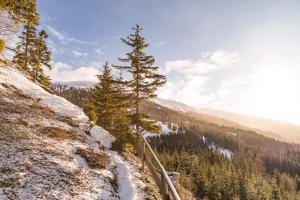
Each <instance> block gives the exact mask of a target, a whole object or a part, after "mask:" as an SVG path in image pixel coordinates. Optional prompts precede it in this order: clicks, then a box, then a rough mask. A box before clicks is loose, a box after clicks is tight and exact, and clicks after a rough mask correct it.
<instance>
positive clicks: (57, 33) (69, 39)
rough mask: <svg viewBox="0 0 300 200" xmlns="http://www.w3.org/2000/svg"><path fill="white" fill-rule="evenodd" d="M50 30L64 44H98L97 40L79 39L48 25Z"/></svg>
mask: <svg viewBox="0 0 300 200" xmlns="http://www.w3.org/2000/svg"><path fill="white" fill-rule="evenodd" d="M46 28H47V30H48V32H49V33H50V34H51V35H53V36H54V37H55V38H56V39H57V40H59V41H60V42H61V43H62V44H64V45H67V44H69V43H77V44H88V45H96V44H97V43H95V42H88V41H84V40H78V39H75V38H72V37H69V36H68V35H67V34H64V33H62V32H60V31H58V30H57V29H56V28H54V27H52V26H50V25H47V26H46Z"/></svg>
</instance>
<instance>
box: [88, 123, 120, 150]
mask: <svg viewBox="0 0 300 200" xmlns="http://www.w3.org/2000/svg"><path fill="white" fill-rule="evenodd" d="M90 133H91V136H92V137H93V138H94V139H95V141H97V142H100V144H101V145H102V146H103V147H105V148H108V149H110V148H111V144H112V143H113V142H114V141H115V138H114V137H113V136H112V135H111V134H110V133H109V132H107V131H106V130H104V129H103V128H102V127H100V126H93V128H92V129H91V130H90Z"/></svg>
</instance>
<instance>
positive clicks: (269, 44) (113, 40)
mask: <svg viewBox="0 0 300 200" xmlns="http://www.w3.org/2000/svg"><path fill="white" fill-rule="evenodd" d="M38 8H39V11H40V14H41V27H43V28H45V29H46V30H47V32H48V33H49V41H48V42H49V45H50V46H51V49H52V51H53V66H54V70H53V71H52V72H51V73H50V75H51V77H52V79H53V80H54V81H75V80H89V81H95V74H97V73H100V72H101V65H102V63H103V62H105V61H106V60H108V61H109V62H112V63H117V58H118V57H121V56H123V55H124V53H125V52H127V51H128V48H127V47H126V46H125V45H123V44H122V43H121V42H120V39H119V38H120V37H124V36H127V35H128V34H129V33H130V32H131V27H132V26H133V25H134V24H136V23H138V24H140V25H141V26H142V27H143V34H144V36H145V38H146V40H147V41H148V42H149V43H150V46H149V48H148V50H147V52H148V53H150V54H152V55H154V56H155V58H156V61H157V64H158V65H159V66H160V67H161V71H162V72H163V73H164V74H166V76H167V78H168V83H167V84H166V86H165V87H164V88H162V89H161V90H160V91H159V96H160V97H162V98H166V99H173V100H177V101H181V102H183V103H186V104H190V105H192V106H198V107H209V108H215V109H221V110H228V111H233V112H239V113H245V114H251V115H257V116H262V117H268V118H273V119H279V120H284V121H289V122H292V123H298V124H300V120H299V119H298V116H299V113H300V106H299V105H298V102H299V100H300V95H298V94H297V93H298V91H300V81H299V80H298V75H300V67H299V65H300V59H299V58H298V57H299V55H298V54H299V52H300V47H298V46H299V44H300V41H299V40H300V36H299V35H300V12H299V10H300V2H299V1H262V0H260V1H234V0H228V1H217V0H184V1H183V0H172V1H171V0H161V1H158V0H49V1H41V0H38Z"/></svg>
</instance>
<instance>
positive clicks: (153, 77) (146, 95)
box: [114, 25, 166, 133]
mask: <svg viewBox="0 0 300 200" xmlns="http://www.w3.org/2000/svg"><path fill="white" fill-rule="evenodd" d="M132 29H133V31H134V33H133V34H130V36H128V37H127V38H124V39H122V41H123V43H125V44H126V45H128V46H129V47H130V48H131V49H132V50H131V52H129V53H127V54H126V57H125V58H119V60H120V61H121V62H122V63H124V65H120V66H114V67H115V68H117V69H120V70H124V71H126V72H128V73H129V74H130V75H131V78H132V79H131V80H129V81H125V82H124V84H126V86H127V88H128V90H129V96H130V99H131V109H132V111H133V112H132V113H131V115H130V116H129V117H130V123H131V124H132V125H134V126H135V129H136V132H137V133H141V132H142V131H143V130H147V131H153V132H158V131H159V127H157V126H155V124H154V121H153V120H151V118H150V117H149V116H147V115H145V114H144V113H141V112H140V104H141V102H142V101H144V100H149V99H151V98H154V97H156V94H155V92H156V90H157V89H158V88H159V87H161V86H163V85H164V84H165V82H166V78H165V76H163V75H161V74H159V72H158V69H159V67H158V66H155V65H154V62H155V59H154V57H153V56H149V55H146V53H144V49H145V48H146V47H148V44H147V43H146V42H145V39H144V37H142V35H141V30H142V29H141V28H140V26H139V25H136V26H135V27H133V28H132ZM141 128H142V130H140V129H141Z"/></svg>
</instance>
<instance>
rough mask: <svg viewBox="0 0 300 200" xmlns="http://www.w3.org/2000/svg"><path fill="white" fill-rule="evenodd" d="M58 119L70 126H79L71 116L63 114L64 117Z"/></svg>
mask: <svg viewBox="0 0 300 200" xmlns="http://www.w3.org/2000/svg"><path fill="white" fill-rule="evenodd" d="M60 121H62V122H64V123H66V124H69V125H70V126H72V127H78V126H79V124H78V123H77V122H76V121H74V120H73V119H72V118H71V117H65V116H64V117H62V119H61V120H60Z"/></svg>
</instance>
